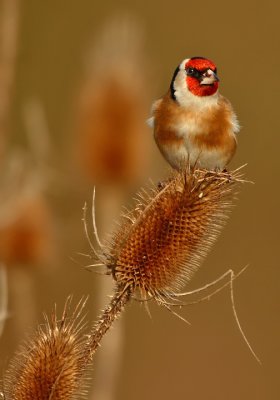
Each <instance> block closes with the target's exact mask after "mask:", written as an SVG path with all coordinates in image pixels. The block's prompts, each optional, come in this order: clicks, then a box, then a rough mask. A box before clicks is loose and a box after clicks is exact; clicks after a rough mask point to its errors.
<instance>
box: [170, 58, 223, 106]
mask: <svg viewBox="0 0 280 400" xmlns="http://www.w3.org/2000/svg"><path fill="white" fill-rule="evenodd" d="M218 86H219V78H218V76H217V68H216V65H215V64H214V63H213V61H211V60H208V59H207V58H203V57H192V58H187V59H185V60H184V61H183V62H182V63H181V64H180V65H179V66H178V67H177V69H176V71H175V73H174V75H173V79H172V82H171V85H170V90H171V96H172V97H173V99H174V100H178V101H179V102H180V100H184V98H185V100H187V98H188V97H193V96H198V97H200V98H202V97H205V96H208V97H209V96H213V95H215V94H216V93H217V90H218Z"/></svg>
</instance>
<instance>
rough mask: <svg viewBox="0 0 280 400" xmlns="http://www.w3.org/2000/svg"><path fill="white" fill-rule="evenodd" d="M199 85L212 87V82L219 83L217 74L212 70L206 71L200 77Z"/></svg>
mask: <svg viewBox="0 0 280 400" xmlns="http://www.w3.org/2000/svg"><path fill="white" fill-rule="evenodd" d="M201 78H202V79H201V81H200V84H201V85H213V83H214V82H219V80H220V79H219V78H218V76H217V74H215V72H214V71H212V69H207V71H205V72H204V74H203V75H202V77H201Z"/></svg>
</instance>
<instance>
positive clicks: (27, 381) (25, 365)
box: [3, 297, 86, 400]
mask: <svg viewBox="0 0 280 400" xmlns="http://www.w3.org/2000/svg"><path fill="white" fill-rule="evenodd" d="M70 305H71V297H69V298H68V299H67V301H66V304H65V307H64V311H63V314H62V317H61V319H58V317H57V313H56V310H55V311H54V312H53V314H52V316H51V319H50V320H49V319H48V318H47V317H45V324H44V325H41V326H39V327H38V329H37V332H36V334H35V335H34V337H33V338H32V339H31V340H29V341H28V342H26V344H25V345H23V346H22V349H21V350H20V351H19V352H18V354H17V355H16V356H15V358H14V360H13V361H12V363H11V366H10V368H9V369H8V371H7V373H6V374H5V377H4V389H3V395H4V398H5V399H6V400H34V399H36V400H47V399H52V400H67V399H75V398H81V397H83V395H84V394H85V389H86V387H85V382H86V381H85V379H84V375H85V370H86V365H85V363H84V360H83V351H84V345H85V342H86V337H85V336H84V335H82V332H83V329H84V316H83V315H82V314H83V313H82V311H83V309H84V306H85V301H84V300H81V301H80V302H79V303H78V305H77V306H76V307H75V309H74V310H73V311H72V312H71V311H70Z"/></svg>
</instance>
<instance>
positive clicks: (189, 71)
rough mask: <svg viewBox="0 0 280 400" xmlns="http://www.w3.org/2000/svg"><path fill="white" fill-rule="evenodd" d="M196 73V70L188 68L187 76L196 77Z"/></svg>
mask: <svg viewBox="0 0 280 400" xmlns="http://www.w3.org/2000/svg"><path fill="white" fill-rule="evenodd" d="M194 73H195V69H194V68H188V69H187V74H188V75H194Z"/></svg>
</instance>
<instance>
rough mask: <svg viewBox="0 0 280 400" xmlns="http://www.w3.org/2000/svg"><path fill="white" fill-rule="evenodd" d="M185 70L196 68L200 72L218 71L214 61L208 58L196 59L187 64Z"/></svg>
mask: <svg viewBox="0 0 280 400" xmlns="http://www.w3.org/2000/svg"><path fill="white" fill-rule="evenodd" d="M185 68H195V69H197V70H198V71H203V70H204V69H208V68H210V69H212V70H213V71H214V70H215V69H216V65H215V64H214V63H213V61H211V60H208V59H206V58H194V59H191V60H189V61H188V62H187V63H186V65H185Z"/></svg>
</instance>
